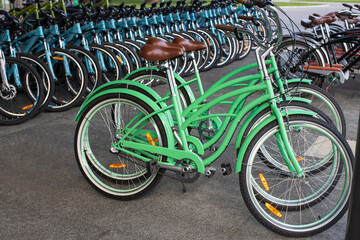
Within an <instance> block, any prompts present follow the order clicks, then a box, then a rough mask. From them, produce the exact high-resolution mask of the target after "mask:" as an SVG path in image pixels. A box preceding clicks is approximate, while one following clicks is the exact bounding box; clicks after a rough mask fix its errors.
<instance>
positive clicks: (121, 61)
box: [116, 56, 124, 64]
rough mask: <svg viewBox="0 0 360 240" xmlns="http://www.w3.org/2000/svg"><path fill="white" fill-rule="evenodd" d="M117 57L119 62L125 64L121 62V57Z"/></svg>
mask: <svg viewBox="0 0 360 240" xmlns="http://www.w3.org/2000/svg"><path fill="white" fill-rule="evenodd" d="M116 57H117V59H118V60H119V62H120V63H121V64H123V63H124V62H123V60H121V58H120V57H119V56H116Z"/></svg>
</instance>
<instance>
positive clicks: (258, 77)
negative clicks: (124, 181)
mask: <svg viewBox="0 0 360 240" xmlns="http://www.w3.org/2000/svg"><path fill="white" fill-rule="evenodd" d="M267 52H268V53H269V52H270V51H267ZM257 54H258V52H257ZM263 65H265V66H261V65H259V64H258V63H253V64H250V65H248V66H245V67H242V68H239V69H237V70H235V71H234V72H232V73H229V74H227V75H226V76H224V77H223V78H221V79H220V80H219V81H218V82H217V83H215V84H214V85H213V86H212V87H210V88H209V89H208V90H207V91H206V92H204V94H203V95H202V96H201V97H200V98H198V99H196V100H195V101H192V103H191V104H190V105H189V106H188V107H187V108H186V109H184V111H182V109H181V104H180V103H179V101H178V98H177V97H175V96H178V88H180V87H184V86H188V84H190V83H193V82H196V81H198V79H199V76H196V77H195V79H193V80H190V81H189V82H185V81H183V83H182V84H181V86H178V87H174V86H173V87H172V89H173V92H172V93H171V98H172V100H173V101H172V104H171V105H169V106H167V107H161V108H159V109H154V113H153V114H151V116H153V115H154V114H162V113H165V112H167V111H168V110H170V109H172V110H173V111H174V114H175V116H176V119H177V125H178V126H179V129H178V130H179V135H180V136H179V140H178V139H175V140H174V141H177V142H180V144H181V145H182V146H183V149H184V150H177V149H170V148H161V147H158V146H149V144H143V143H135V142H130V141H126V140H120V141H119V142H118V143H117V144H115V145H116V148H117V149H118V150H119V151H126V150H125V149H124V148H133V149H135V150H137V151H146V152H151V153H155V154H162V155H165V156H168V158H169V160H168V162H167V163H159V164H160V165H162V166H164V165H174V164H175V162H174V161H172V159H190V160H192V161H193V162H194V163H195V165H196V168H197V171H198V172H200V173H204V171H205V167H206V166H208V165H209V164H211V163H212V162H214V161H215V160H216V159H217V158H218V157H219V156H220V155H221V154H222V153H223V152H224V150H225V149H226V147H227V146H228V143H229V142H230V140H231V139H232V137H233V135H234V133H235V131H236V129H237V128H238V125H239V123H240V121H241V120H242V119H243V118H244V117H245V116H246V115H247V114H248V113H250V116H249V117H247V119H246V121H245V124H243V125H242V126H241V128H240V134H239V135H238V136H237V139H236V144H235V147H236V148H239V156H238V159H237V162H236V166H235V172H239V171H241V163H242V156H243V154H244V152H245V150H246V148H247V146H248V144H249V143H250V140H249V139H251V137H252V136H254V135H255V134H256V133H257V132H258V131H259V130H260V129H261V128H262V127H263V126H265V125H266V124H268V123H269V122H271V121H273V120H277V121H278V123H279V126H281V127H280V134H279V136H278V140H279V148H282V150H281V152H282V153H283V155H284V161H285V162H286V164H287V166H288V167H289V169H290V170H291V171H292V172H296V173H297V174H298V175H299V176H301V175H302V170H301V168H300V166H299V164H298V163H297V161H296V156H294V155H293V151H292V148H291V146H290V144H289V142H288V140H287V135H286V129H285V124H284V121H283V116H286V115H292V114H299V113H301V114H308V115H314V113H310V112H304V111H294V110H293V111H289V112H286V111H280V110H279V109H278V107H277V103H278V101H280V98H279V96H278V97H275V95H274V93H273V88H272V83H271V80H270V77H269V75H270V74H272V75H274V77H275V79H277V80H278V79H279V78H280V77H279V74H278V70H277V67H276V62H275V58H274V56H272V55H270V59H269V60H266V61H265V60H264V64H263ZM266 66H270V67H267V68H266ZM167 68H169V66H167ZM252 68H259V72H258V73H257V74H254V75H248V76H244V77H240V78H236V79H232V80H229V79H230V78H232V77H233V76H235V75H237V74H239V73H241V72H244V71H246V70H249V69H252ZM152 69H153V70H156V69H155V68H152ZM263 69H266V70H265V71H264V70H263ZM138 71H141V70H138ZM172 76H173V75H172V73H171V71H169V72H168V77H169V80H171V77H172ZM171 81H172V82H174V79H172V80H171ZM120 83H122V84H125V83H126V84H131V83H130V82H129V81H123V80H120V81H117V84H120ZM110 84H113V85H114V86H115V85H116V83H114V82H113V83H110ZM107 86H108V84H105V85H104V86H102V89H106V88H107ZM230 87H232V88H233V87H237V88H238V89H236V90H232V91H227V93H225V94H223V95H221V96H220V97H217V98H215V99H213V100H212V101H209V102H204V100H205V99H207V98H209V97H210V96H212V95H214V94H215V93H217V92H219V91H222V90H224V89H227V88H230ZM102 89H99V90H96V91H95V92H94V93H92V94H90V96H89V97H88V98H87V100H86V101H85V102H84V104H83V106H82V108H81V110H80V111H79V114H78V116H77V117H76V119H79V118H80V116H81V114H82V112H83V110H84V109H86V107H87V106H88V105H89V104H90V103H91V102H92V101H93V100H94V99H96V98H98V97H99V96H101V95H105V94H107V92H105V91H103V90H102ZM148 89H150V88H148ZM106 91H110V92H115V91H116V89H112V90H106ZM259 91H260V92H263V94H262V96H261V97H259V98H257V99H255V100H253V101H251V102H250V103H248V104H246V105H245V106H243V104H244V101H245V99H246V98H247V97H248V96H249V95H251V94H253V93H254V92H259ZM149 92H150V90H149ZM137 94H140V93H137ZM152 94H154V93H152ZM230 98H235V100H233V101H226V100H227V99H230ZM167 100H168V96H166V97H164V98H162V99H159V96H157V99H156V102H157V103H160V102H162V101H163V102H165V101H167ZM219 104H222V105H228V106H229V110H228V112H226V113H217V114H208V110H209V109H211V108H212V107H214V106H215V105H219ZM269 106H270V107H271V109H272V112H273V113H274V114H273V115H271V116H269V117H268V118H266V119H265V120H263V121H262V122H261V123H260V124H259V125H258V126H257V127H256V128H255V129H254V130H253V131H252V132H251V134H250V135H249V137H248V138H247V139H246V140H245V141H244V142H243V144H242V145H241V146H240V142H241V141H240V139H242V135H241V134H242V133H243V132H244V130H245V129H246V127H247V126H248V125H249V123H250V121H248V119H251V118H253V117H254V116H256V114H258V113H259V112H260V110H262V109H264V108H265V107H269ZM167 114H168V113H167ZM151 116H150V117H151ZM219 117H223V118H224V120H223V122H222V124H221V125H220V126H219V129H218V132H217V133H216V134H215V135H214V136H213V137H212V138H211V139H210V140H209V141H208V142H206V143H204V144H202V143H200V141H196V140H194V139H196V138H194V137H192V136H189V134H188V132H187V128H188V127H190V126H192V125H194V123H197V122H201V121H204V120H207V119H212V118H219ZM147 118H149V116H147V117H145V119H142V121H146V119H147ZM170 125H171V124H170ZM228 127H229V129H228V130H227V132H226V129H227V128H228ZM135 130H136V127H133V129H130V130H127V131H126V132H127V133H130V132H134V131H135ZM225 132H226V134H225V137H224V140H223V142H222V143H221V145H220V147H219V148H218V149H217V151H216V152H214V154H212V155H211V156H210V157H208V158H206V159H204V160H199V159H200V158H199V156H198V155H202V154H203V152H204V149H207V148H209V147H211V146H212V145H213V144H214V143H216V142H217V141H218V140H219V139H220V138H221V137H222V136H223V135H224V133H225ZM123 139H126V137H125V136H124V138H123ZM197 140H198V139H197ZM189 143H192V144H193V145H195V146H196V150H197V153H198V154H195V153H193V152H190V151H189V149H188V144H189ZM127 153H128V154H131V155H134V156H135V157H138V158H140V159H142V160H143V161H150V160H151V159H148V158H146V157H143V156H140V155H139V154H136V153H134V152H128V151H127ZM184 153H187V154H184Z"/></svg>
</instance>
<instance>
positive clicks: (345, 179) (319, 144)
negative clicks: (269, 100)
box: [239, 115, 353, 237]
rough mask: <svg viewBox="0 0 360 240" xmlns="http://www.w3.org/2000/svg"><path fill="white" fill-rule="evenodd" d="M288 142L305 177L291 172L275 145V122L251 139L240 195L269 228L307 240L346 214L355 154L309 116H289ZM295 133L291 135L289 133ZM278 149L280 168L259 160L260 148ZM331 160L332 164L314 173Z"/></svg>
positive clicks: (241, 180) (274, 153)
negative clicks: (323, 162)
mask: <svg viewBox="0 0 360 240" xmlns="http://www.w3.org/2000/svg"><path fill="white" fill-rule="evenodd" d="M287 129H289V131H288V136H289V141H290V144H291V146H292V148H293V150H294V152H295V155H296V157H297V158H298V161H299V164H300V165H301V167H302V169H303V171H304V174H305V177H304V178H299V177H297V176H296V174H293V173H291V172H290V171H289V170H288V168H287V167H286V165H285V163H282V165H281V164H280V160H281V159H283V157H282V155H281V154H280V150H279V147H278V144H277V138H276V137H277V136H276V134H278V132H279V127H278V123H277V121H273V122H272V123H270V124H268V125H267V126H265V127H264V128H263V129H262V130H260V131H259V132H258V133H257V134H256V135H255V137H254V138H253V139H252V140H251V143H250V145H249V146H248V148H247V150H246V153H245V155H244V158H243V159H244V160H243V163H242V171H241V172H240V174H239V180H240V188H241V193H242V196H243V198H244V201H245V204H246V205H247V207H248V208H249V210H250V212H251V213H252V214H253V216H254V217H255V218H256V219H257V220H258V221H259V222H260V223H262V224H263V225H264V226H265V227H267V228H269V229H270V230H272V231H275V232H277V233H279V234H282V235H285V236H291V237H307V236H311V235H315V234H317V233H320V232H322V231H324V230H326V229H328V228H329V227H331V226H332V225H333V224H335V223H336V222H337V221H338V220H339V219H340V218H341V217H342V216H343V215H344V213H345V212H346V210H347V208H348V200H349V196H350V189H351V179H352V175H353V173H352V164H353V154H352V152H351V149H350V147H349V145H348V144H347V142H346V141H345V139H344V138H343V137H342V136H341V134H339V133H338V132H337V131H336V130H335V129H334V128H333V127H332V126H330V125H328V124H326V123H324V122H322V121H320V120H318V119H315V118H312V117H309V116H301V115H297V116H290V118H289V124H288V127H287ZM290 130H291V131H290ZM271 143H272V146H274V148H273V151H272V153H271V154H272V156H275V155H277V156H278V157H277V159H278V161H279V165H278V168H275V169H274V168H270V167H269V166H268V165H267V164H266V163H265V162H264V161H263V160H262V159H261V158H260V156H259V154H258V152H259V150H260V147H261V146H262V145H264V144H265V145H267V146H270V145H271ZM329 156H331V165H330V166H328V167H327V168H326V169H319V170H318V171H314V169H316V167H314V166H316V165H317V164H318V163H319V162H321V161H322V160H323V159H324V158H328V157H329Z"/></svg>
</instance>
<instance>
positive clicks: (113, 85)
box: [83, 80, 161, 105]
mask: <svg viewBox="0 0 360 240" xmlns="http://www.w3.org/2000/svg"><path fill="white" fill-rule="evenodd" d="M116 85H118V88H124V87H123V86H121V85H126V86H128V85H133V86H136V87H138V88H141V89H142V90H144V91H146V92H147V93H149V96H151V97H153V98H154V99H155V100H156V101H157V100H159V99H161V97H160V96H159V94H157V93H156V92H155V91H154V90H153V89H151V88H149V87H147V86H145V85H144V84H141V83H139V82H134V81H129V80H115V81H111V82H108V83H105V84H103V85H101V86H100V87H98V88H96V89H95V90H94V91H92V92H91V93H90V94H89V95H88V96H87V97H86V99H85V101H84V103H83V105H84V104H86V103H87V102H88V101H89V99H91V98H92V97H93V96H94V95H96V94H98V93H99V92H102V91H104V90H107V89H111V88H116Z"/></svg>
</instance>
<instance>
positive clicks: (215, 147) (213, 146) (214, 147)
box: [209, 145, 218, 152]
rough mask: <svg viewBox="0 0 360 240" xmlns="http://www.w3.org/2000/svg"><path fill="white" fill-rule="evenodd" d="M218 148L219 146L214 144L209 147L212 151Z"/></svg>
mask: <svg viewBox="0 0 360 240" xmlns="http://www.w3.org/2000/svg"><path fill="white" fill-rule="evenodd" d="M217 149H218V147H217V146H215V145H212V146H211V147H210V148H209V151H210V152H216V150H217Z"/></svg>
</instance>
